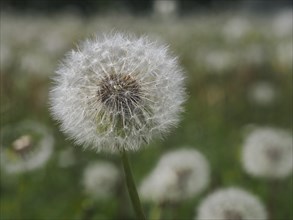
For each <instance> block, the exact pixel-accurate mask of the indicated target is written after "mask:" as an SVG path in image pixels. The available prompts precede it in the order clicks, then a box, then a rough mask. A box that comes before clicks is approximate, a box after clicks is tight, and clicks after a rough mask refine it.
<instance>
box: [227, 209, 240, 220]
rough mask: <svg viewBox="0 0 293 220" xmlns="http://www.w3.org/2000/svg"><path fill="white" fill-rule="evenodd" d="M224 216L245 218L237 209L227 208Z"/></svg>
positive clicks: (232, 219)
mask: <svg viewBox="0 0 293 220" xmlns="http://www.w3.org/2000/svg"><path fill="white" fill-rule="evenodd" d="M224 216H225V219H226V220H243V218H242V216H241V214H240V213H239V212H237V211H235V210H226V211H225V213H224Z"/></svg>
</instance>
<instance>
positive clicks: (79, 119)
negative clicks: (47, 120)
mask: <svg viewBox="0 0 293 220" xmlns="http://www.w3.org/2000/svg"><path fill="white" fill-rule="evenodd" d="M183 78H184V77H183V74H182V70H181V69H180V68H179V67H178V63H177V60H176V58H175V57H173V56H171V55H170V54H169V53H168V51H167V48H166V46H162V45H159V44H158V43H156V42H152V41H150V40H148V39H147V38H146V37H140V38H136V37H134V36H128V35H124V34H119V33H117V34H109V35H104V36H102V37H96V38H95V39H93V40H87V41H85V42H83V43H82V44H81V45H80V46H79V48H78V49H77V50H73V51H71V52H70V53H69V54H68V55H67V57H66V58H65V59H64V60H63V64H62V65H61V66H60V68H59V69H58V70H57V76H56V77H55V86H54V87H53V88H52V90H51V92H50V104H51V110H52V114H53V117H54V118H55V119H57V120H58V121H60V122H61V128H62V130H63V131H64V132H65V133H66V134H68V135H69V137H70V138H72V139H74V140H75V141H76V143H77V144H83V146H84V147H88V146H91V147H92V148H93V149H95V150H97V151H101V150H103V151H108V152H117V151H119V150H121V149H125V150H138V149H139V148H140V147H141V145H142V143H144V142H149V141H150V140H151V139H152V138H154V137H155V136H162V135H164V134H166V132H167V131H169V129H170V128H171V127H173V126H174V125H176V124H177V123H178V121H179V113H180V112H181V111H182V107H181V106H182V103H183V102H184V100H185V91H184V88H183Z"/></svg>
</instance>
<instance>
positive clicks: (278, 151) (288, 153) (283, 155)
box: [242, 127, 293, 178]
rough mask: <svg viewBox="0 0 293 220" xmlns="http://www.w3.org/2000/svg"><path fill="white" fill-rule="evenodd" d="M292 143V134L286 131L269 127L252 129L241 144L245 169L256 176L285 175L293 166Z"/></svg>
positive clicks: (278, 176)
mask: <svg viewBox="0 0 293 220" xmlns="http://www.w3.org/2000/svg"><path fill="white" fill-rule="evenodd" d="M292 143H293V139H292V135H291V134H290V132H288V131H285V130H282V129H277V128H270V127H263V128H256V129H254V130H253V131H252V132H251V133H249V134H248V136H247V137H246V140H245V142H244V146H243V152H242V164H243V167H244V169H245V171H246V172H247V173H248V174H250V175H253V176H256V177H263V178H285V177H287V176H288V175H290V174H291V173H292V168H293V159H292V154H293V146H292V145H293V144H292Z"/></svg>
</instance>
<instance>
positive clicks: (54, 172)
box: [0, 0, 293, 220]
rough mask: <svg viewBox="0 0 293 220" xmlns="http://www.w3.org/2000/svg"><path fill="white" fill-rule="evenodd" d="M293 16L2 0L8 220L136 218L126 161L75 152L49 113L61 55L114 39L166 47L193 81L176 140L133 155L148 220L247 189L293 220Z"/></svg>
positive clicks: (144, 2)
mask: <svg viewBox="0 0 293 220" xmlns="http://www.w3.org/2000/svg"><path fill="white" fill-rule="evenodd" d="M292 16H293V13H292V1H290V0H288V1H270V0H263V1H262V0H259V1H256V0H235V1H228V0H208V1H204V0H194V1H191V0H181V1H180V0H141V1H132V0H121V1H115V0H108V1H102V0H101V1H94V0H85V1H78V0H74V1H71V3H70V4H69V3H68V1H57V0H54V1H52V0H51V1H50V0H44V1H35V0H26V1H13V0H2V1H1V26H0V27H1V29H0V30H1V32H0V64H1V65H0V74H1V94H0V97H1V106H0V110H1V129H0V131H1V143H0V147H1V148H0V153H1V157H0V159H1V163H0V164H1V185H0V193H1V197H0V219H1V220H2V219H3V220H4V219H7V220H8V219H12V220H16V219H32V220H37V219H38V220H39V219H40V220H41V219H50V220H59V219H70V220H71V219H135V217H134V213H133V211H132V208H131V207H130V205H129V202H128V195H127V194H126V193H125V186H124V185H123V183H122V181H121V174H122V171H121V170H120V168H119V167H120V164H119V163H120V162H119V160H118V158H116V157H115V155H114V156H113V155H108V154H95V153H93V152H91V151H85V152H83V150H82V148H79V147H74V146H73V143H72V142H71V141H68V140H66V137H65V136H64V135H63V134H62V133H61V132H60V131H59V129H58V126H57V125H56V122H54V121H53V120H52V119H51V117H50V115H49V110H48V88H49V87H50V86H51V84H52V81H51V77H52V76H53V75H54V71H55V69H56V67H57V66H58V64H59V60H60V59H61V58H62V57H63V56H64V53H65V52H66V51H68V50H69V49H71V48H73V47H74V46H75V45H76V44H77V43H78V42H80V41H81V40H83V39H85V38H87V37H89V36H92V35H93V34H94V33H103V32H109V31H113V30H115V31H123V32H129V33H135V34H137V35H143V34H146V35H149V36H151V37H156V38H159V39H160V40H162V41H164V42H166V43H168V44H169V45H170V49H171V50H172V51H174V53H175V54H176V55H178V57H179V61H180V64H181V66H182V67H183V68H184V70H185V71H186V73H187V80H186V83H187V91H188V94H189V99H188V101H187V103H186V105H185V113H184V114H183V117H182V122H181V123H180V125H179V126H178V128H176V129H175V130H174V131H173V133H172V134H171V135H169V136H168V137H166V138H165V139H164V140H158V141H156V142H153V143H151V147H149V148H147V149H143V150H141V151H139V152H137V153H133V154H131V155H130V156H131V160H132V166H133V172H134V176H135V179H136V182H137V184H138V186H140V185H141V189H140V191H141V194H142V197H143V198H145V199H142V200H143V206H144V210H145V212H146V215H147V217H148V218H149V219H197V218H198V216H200V214H199V213H198V212H199V211H198V210H199V208H198V207H200V204H201V202H202V201H205V198H209V197H207V196H208V195H210V194H211V193H213V192H214V191H215V190H218V189H222V188H225V187H239V188H241V189H243V190H245V191H246V190H247V191H248V192H250V193H252V194H253V196H254V197H256V199H257V201H258V203H260V206H263V207H264V209H265V210H266V212H267V214H266V215H267V216H268V219H271V220H285V219H293V211H292V207H293V199H292V194H293V186H292V183H293V181H292V180H293V177H292V163H293V162H292V157H293V155H292V112H293V109H292V68H293V67H292V66H293V64H292V60H293V42H292V41H293V40H292V38H293V17H292ZM186 146H188V147H186ZM187 149H188V150H187ZM185 151H186V152H187V153H186V152H185ZM193 151H194V152H193ZM177 154H178V155H177ZM193 154H194V157H193ZM184 155H185V156H184ZM168 157H169V159H167V158H168ZM164 158H165V159H164ZM197 178H199V180H198V181H197ZM95 186H96V187H95ZM240 200H241V198H240ZM178 201H180V202H178ZM229 202H230V201H229ZM220 203H221V202H220ZM232 203H233V201H232ZM227 204H229V203H227ZM200 210H201V209H200ZM263 212H264V211H263ZM215 213H216V212H215ZM240 214H241V213H235V212H234V211H233V213H232V214H231V212H229V213H228V214H227V213H226V216H228V217H226V218H227V219H231V216H234V217H235V216H237V217H238V219H245V217H243V216H241V215H240ZM262 216H265V215H262ZM240 217H241V218H240ZM218 218H219V219H222V218H223V217H221V216H218ZM235 218H236V217H235Z"/></svg>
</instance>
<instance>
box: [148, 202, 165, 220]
mask: <svg viewBox="0 0 293 220" xmlns="http://www.w3.org/2000/svg"><path fill="white" fill-rule="evenodd" d="M161 209H162V207H161V205H160V204H154V206H153V207H152V209H151V212H150V219H152V220H160V218H161V212H162V210H161Z"/></svg>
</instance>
